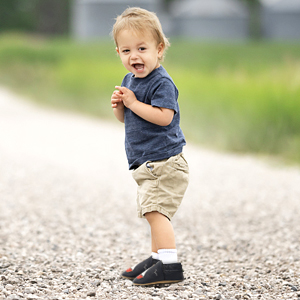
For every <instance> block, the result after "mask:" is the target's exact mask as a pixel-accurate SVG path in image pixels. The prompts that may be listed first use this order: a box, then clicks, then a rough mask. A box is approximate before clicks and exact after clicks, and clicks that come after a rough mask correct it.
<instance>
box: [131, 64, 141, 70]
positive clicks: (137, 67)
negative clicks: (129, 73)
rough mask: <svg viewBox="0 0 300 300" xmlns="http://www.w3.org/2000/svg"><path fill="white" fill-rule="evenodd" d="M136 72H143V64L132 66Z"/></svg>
mask: <svg viewBox="0 0 300 300" xmlns="http://www.w3.org/2000/svg"><path fill="white" fill-rule="evenodd" d="M132 66H133V67H134V68H135V69H136V70H137V71H138V72H141V71H143V70H144V64H133V65H132Z"/></svg>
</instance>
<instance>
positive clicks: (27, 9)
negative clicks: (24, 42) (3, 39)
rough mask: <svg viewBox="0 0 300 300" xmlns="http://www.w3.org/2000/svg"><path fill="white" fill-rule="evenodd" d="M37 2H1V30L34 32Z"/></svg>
mask: <svg viewBox="0 0 300 300" xmlns="http://www.w3.org/2000/svg"><path fill="white" fill-rule="evenodd" d="M35 2H36V0H1V1H0V30H1V31H3V30H18V29H22V30H33V29H34V27H35V18H34V6H35Z"/></svg>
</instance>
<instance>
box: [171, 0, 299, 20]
mask: <svg viewBox="0 0 300 300" xmlns="http://www.w3.org/2000/svg"><path fill="white" fill-rule="evenodd" d="M299 1H300V0H299ZM171 12H172V15H173V16H174V17H178V16H180V17H182V16H185V17H187V18H188V17H198V16H203V17H205V16H208V17H212V16H228V17H234V16H243V17H246V16H247V11H246V7H245V6H244V5H243V4H242V3H240V2H239V1H237V0H178V1H175V2H174V3H173V5H172V7H171Z"/></svg>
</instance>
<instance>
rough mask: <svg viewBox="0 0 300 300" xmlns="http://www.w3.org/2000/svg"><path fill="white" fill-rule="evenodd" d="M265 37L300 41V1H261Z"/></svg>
mask: <svg viewBox="0 0 300 300" xmlns="http://www.w3.org/2000/svg"><path fill="white" fill-rule="evenodd" d="M261 3H262V33H263V37H266V38H269V39H275V40H294V39H300V0H261Z"/></svg>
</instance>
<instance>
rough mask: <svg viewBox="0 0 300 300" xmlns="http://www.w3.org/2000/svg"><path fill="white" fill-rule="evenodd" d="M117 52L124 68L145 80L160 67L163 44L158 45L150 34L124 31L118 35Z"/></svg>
mask: <svg viewBox="0 0 300 300" xmlns="http://www.w3.org/2000/svg"><path fill="white" fill-rule="evenodd" d="M117 40H118V47H117V49H116V50H117V52H118V53H119V55H120V58H121V60H122V63H123V65H124V67H125V68H126V69H127V70H128V71H129V72H131V73H133V74H134V75H135V77H138V78H144V77H146V76H147V75H149V74H150V73H151V72H152V71H153V70H154V69H156V68H158V67H159V66H160V64H159V59H160V58H161V57H162V55H163V52H164V47H163V44H159V45H157V42H156V40H155V39H154V37H153V36H152V34H151V33H150V32H146V33H145V34H136V33H135V32H133V31H131V30H127V29H124V30H122V31H121V32H120V33H119V34H118V38H117Z"/></svg>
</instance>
